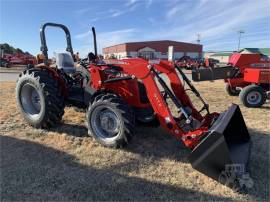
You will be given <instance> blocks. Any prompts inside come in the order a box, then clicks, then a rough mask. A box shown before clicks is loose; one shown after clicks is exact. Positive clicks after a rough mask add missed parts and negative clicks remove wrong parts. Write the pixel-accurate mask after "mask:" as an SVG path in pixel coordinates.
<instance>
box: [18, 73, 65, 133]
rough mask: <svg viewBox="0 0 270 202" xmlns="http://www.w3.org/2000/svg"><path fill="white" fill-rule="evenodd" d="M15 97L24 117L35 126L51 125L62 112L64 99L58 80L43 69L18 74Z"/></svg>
mask: <svg viewBox="0 0 270 202" xmlns="http://www.w3.org/2000/svg"><path fill="white" fill-rule="evenodd" d="M16 99H17V105H18V108H19V109H20V111H21V114H22V115H23V117H24V119H25V120H26V121H27V122H28V123H29V124H30V125H32V126H33V127H35V128H50V127H53V126H55V125H56V124H57V123H59V122H60V121H61V119H62V116H63V114H64V108H65V100H64V96H63V94H62V91H61V89H60V86H59V84H58V81H57V80H55V79H54V78H53V77H52V75H51V74H50V73H49V72H48V71H47V70H45V69H38V68H33V69H29V70H25V71H24V72H23V73H21V74H20V77H19V79H18V81H17V85H16Z"/></svg>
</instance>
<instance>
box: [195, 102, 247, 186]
mask: <svg viewBox="0 0 270 202" xmlns="http://www.w3.org/2000/svg"><path fill="white" fill-rule="evenodd" d="M250 145H251V141H250V136H249V132H248V130H247V127H246V124H245V121H244V119H243V116H242V113H241V111H240V108H239V106H238V105H235V104H233V105H232V106H231V107H230V108H229V109H228V110H227V111H226V112H224V113H223V114H221V115H220V117H219V118H218V119H217V120H216V122H215V123H214V124H213V126H212V127H211V128H210V130H209V134H208V135H207V136H206V137H205V138H204V139H203V140H202V141H201V142H200V143H199V144H198V145H197V146H196V147H195V148H194V149H193V151H192V152H191V154H190V162H191V165H192V167H193V168H194V169H196V170H198V171H200V172H202V173H203V174H205V175H207V176H209V177H211V178H213V179H215V180H217V181H219V177H220V175H221V174H222V172H224V171H225V170H226V167H228V166H239V165H240V166H241V168H243V169H242V170H244V171H245V172H246V168H247V164H248V160H249V156H250Z"/></svg>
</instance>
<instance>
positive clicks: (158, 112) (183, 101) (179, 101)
mask: <svg viewBox="0 0 270 202" xmlns="http://www.w3.org/2000/svg"><path fill="white" fill-rule="evenodd" d="M48 26H53V27H58V28H62V29H63V30H64V31H65V33H66V36H67V49H66V50H67V52H66V53H59V54H58V55H57V57H56V64H57V66H56V67H52V66H50V64H49V63H48V54H47V45H46V39H45V28H46V27H48ZM92 30H93V35H94V45H95V53H90V54H88V56H89V57H88V58H87V59H84V60H81V61H80V62H79V67H75V65H74V61H73V59H72V55H73V49H72V46H71V40H70V33H69V31H68V29H67V27H65V26H64V25H61V24H55V23H46V24H44V25H43V26H42V27H41V31H40V32H41V50H42V52H43V54H44V56H45V61H44V64H39V65H37V66H35V67H34V68H31V69H28V70H26V71H24V72H23V73H22V74H21V75H20V77H19V79H18V82H17V87H16V95H17V103H18V106H19V109H20V110H21V112H22V115H23V117H24V118H25V120H26V121H27V122H28V123H29V124H31V125H32V126H34V127H37V128H50V127H52V126H55V125H56V124H57V123H59V121H60V120H61V118H62V116H63V114H64V108H65V106H67V105H71V106H75V107H80V108H83V109H85V110H86V122H87V128H88V131H89V135H90V136H92V137H93V138H94V139H95V140H97V141H98V142H99V143H101V144H102V145H104V146H108V147H115V148H118V147H123V146H125V145H126V144H128V143H130V140H131V138H132V136H133V135H134V129H135V123H139V122H144V123H148V125H151V123H152V122H154V121H156V122H159V123H160V125H161V126H162V127H163V128H165V129H166V130H167V131H168V132H169V133H170V134H172V135H173V136H175V137H176V138H177V140H179V141H182V142H183V143H184V144H185V145H186V146H187V147H188V148H190V149H191V153H190V162H191V164H192V166H193V168H195V169H197V170H198V171H200V172H202V173H204V174H206V175H208V176H209V177H211V178H213V179H215V180H218V179H219V175H220V174H221V173H222V172H224V170H225V166H226V165H234V164H237V165H242V166H243V167H244V168H245V169H246V168H247V163H248V159H249V153H250V136H249V133H248V130H247V127H246V125H245V121H244V119H243V117H242V114H241V111H240V109H239V107H238V106H237V105H232V106H231V107H230V108H229V109H228V110H227V111H225V112H223V113H221V114H219V113H216V112H214V113H210V112H209V107H208V104H207V103H206V102H205V101H204V100H203V98H202V97H201V95H200V93H199V92H198V91H197V90H196V89H195V87H194V86H193V85H192V83H191V82H190V81H189V80H188V78H187V77H186V76H185V74H184V73H183V72H182V70H181V68H179V67H178V66H177V65H175V64H173V63H171V62H169V61H147V60H144V59H141V58H131V59H123V60H114V61H112V63H111V64H106V63H104V61H101V60H99V58H98V57H97V50H96V35H95V30H94V28H92ZM162 74H163V75H164V76H166V77H167V78H168V81H169V82H165V80H164V79H163V76H161V75H162ZM179 74H180V75H181V77H182V79H183V81H184V82H186V83H187V85H188V86H189V88H190V89H191V91H192V92H193V93H194V94H195V95H196V96H197V97H198V98H199V99H200V100H201V101H202V103H203V108H202V109H200V110H197V109H196V108H195V107H194V105H193V104H192V101H191V100H190V98H189V97H188V95H187V94H186V91H185V89H184V86H183V84H182V81H181V79H180V77H179ZM167 83H169V86H168V85H167ZM168 99H170V100H171V101H172V103H173V104H174V105H175V107H176V108H177V111H178V114H177V115H173V113H172V111H171V108H170V107H169V105H168V104H167V100H168ZM203 111H204V112H205V113H204V114H205V115H203V113H202V112H203Z"/></svg>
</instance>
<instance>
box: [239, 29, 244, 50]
mask: <svg viewBox="0 0 270 202" xmlns="http://www.w3.org/2000/svg"><path fill="white" fill-rule="evenodd" d="M238 33H239V40H238V51H239V49H240V41H241V35H242V34H244V33H245V31H244V30H239V31H238Z"/></svg>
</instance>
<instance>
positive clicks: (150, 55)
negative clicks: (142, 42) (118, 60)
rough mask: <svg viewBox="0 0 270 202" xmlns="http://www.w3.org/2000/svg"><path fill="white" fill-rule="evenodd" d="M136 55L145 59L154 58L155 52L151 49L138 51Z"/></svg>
mask: <svg viewBox="0 0 270 202" xmlns="http://www.w3.org/2000/svg"><path fill="white" fill-rule="evenodd" d="M138 55H139V57H141V58H144V59H146V60H149V59H154V58H155V53H154V52H153V51H140V52H139V54H138Z"/></svg>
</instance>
